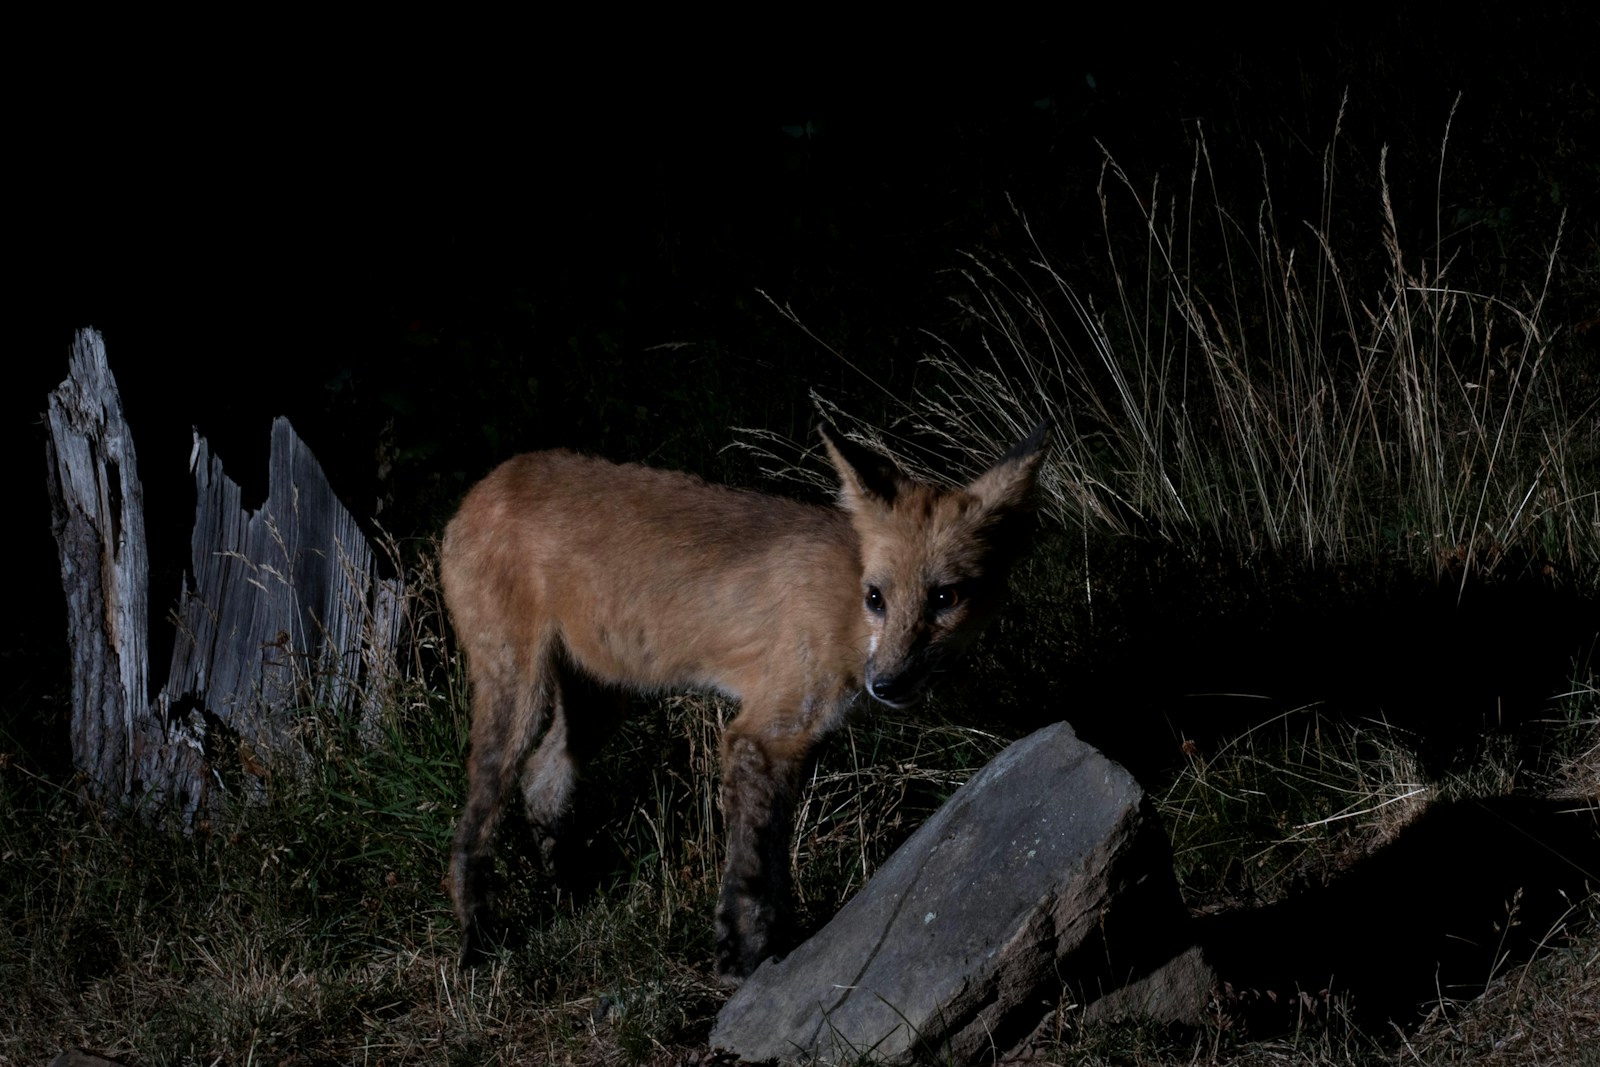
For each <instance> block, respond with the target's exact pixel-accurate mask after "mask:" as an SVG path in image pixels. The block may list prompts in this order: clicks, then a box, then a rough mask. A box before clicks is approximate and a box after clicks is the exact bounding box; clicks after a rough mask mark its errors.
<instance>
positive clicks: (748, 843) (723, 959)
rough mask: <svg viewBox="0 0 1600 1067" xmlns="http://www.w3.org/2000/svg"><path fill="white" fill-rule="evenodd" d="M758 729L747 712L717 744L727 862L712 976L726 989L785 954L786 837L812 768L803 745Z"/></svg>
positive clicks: (788, 918)
mask: <svg viewBox="0 0 1600 1067" xmlns="http://www.w3.org/2000/svg"><path fill="white" fill-rule="evenodd" d="M747 720H748V721H747ZM762 725H763V724H762V723H761V722H760V721H759V720H758V719H755V718H754V717H751V716H750V714H749V711H748V710H747V711H745V712H744V713H743V714H741V715H740V716H739V717H738V718H736V719H734V721H733V723H732V724H731V725H730V726H729V727H728V729H727V732H726V733H724V734H723V737H722V814H723V819H724V821H725V823H726V824H727V838H728V858H727V863H726V866H725V867H724V868H723V875H722V893H721V896H720V897H719V899H718V901H717V973H718V974H719V975H720V976H721V977H722V978H723V980H725V981H728V982H730V983H737V982H738V981H739V980H740V979H743V978H745V977H747V976H749V974H750V972H751V971H753V970H755V969H756V967H757V966H758V965H759V964H760V963H761V962H762V961H763V960H765V959H766V958H767V957H768V956H770V955H773V954H774V953H775V952H779V951H782V950H783V949H784V948H785V947H786V945H785V940H786V938H787V937H788V935H789V929H790V923H791V904H790V892H791V883H792V878H791V875H790V870H789V837H790V834H791V832H792V830H793V827H794V812H795V801H796V799H797V798H798V796H799V794H800V789H801V785H802V783H804V781H805V777H806V774H807V772H808V771H809V769H810V767H811V743H810V739H809V738H806V737H805V736H804V735H803V734H801V735H799V736H795V735H794V734H792V733H788V734H787V736H784V735H780V736H777V737H772V736H765V735H764V734H763V731H762V729H761V727H762ZM785 733H787V732H785Z"/></svg>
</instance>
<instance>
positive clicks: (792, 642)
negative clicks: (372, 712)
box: [442, 451, 865, 695]
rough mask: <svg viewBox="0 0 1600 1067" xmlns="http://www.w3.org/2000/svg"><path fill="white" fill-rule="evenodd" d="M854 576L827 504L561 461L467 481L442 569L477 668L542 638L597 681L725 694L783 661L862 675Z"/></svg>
mask: <svg viewBox="0 0 1600 1067" xmlns="http://www.w3.org/2000/svg"><path fill="white" fill-rule="evenodd" d="M860 566H861V565H860V560H859V550H858V548H857V538H856V534H855V533H854V531H853V530H852V528H851V526H850V523H849V520H848V518H847V517H846V515H845V514H844V513H843V512H842V511H840V510H839V509H837V508H833V507H822V506H816V505H811V504H804V503H801V502H799V501H794V500H789V499H786V498H783V497H776V496H770V495H766V494H761V493H755V492H749V491H745V490H736V489H730V488H727V487H724V486H718V485H711V484H709V483H707V482H704V481H702V480H700V479H698V478H695V477H693V476H691V475H687V474H681V473H677V472H671V471H660V470H654V469H651V468H647V467H642V466H636V465H618V464H614V463H609V462H607V461H605V460H600V459H595V458H592V457H588V456H582V455H577V454H575V453H571V452H565V451H554V452H539V453H530V454H528V455H523V456H518V457H516V458H514V459H511V460H508V461H507V462H506V463H504V464H502V465H501V466H500V467H499V468H497V469H496V470H495V471H493V472H492V473H491V474H490V475H489V476H488V477H487V478H485V479H484V480H483V481H482V482H480V483H479V484H478V485H477V486H476V487H475V488H474V489H473V490H472V491H471V492H470V493H469V494H468V495H467V497H466V499H465V500H464V501H463V502H462V505H461V509H460V511H459V512H458V513H457V515H456V517H455V518H454V519H453V520H452V521H451V523H450V525H449V527H448V528H447V529H446V531H445V542H444V552H443V560H442V572H443V578H444V586H445V596H446V600H447V602H448V604H449V607H450V611H451V615H452V617H453V618H454V620H455V625H456V630H457V634H458V636H459V637H460V638H461V640H462V642H463V644H464V645H465V646H466V648H467V650H468V653H469V655H471V656H473V657H474V658H475V659H477V660H479V661H484V660H491V659H501V660H503V661H505V662H506V665H507V666H508V667H509V666H510V661H509V660H506V657H511V658H513V659H516V658H520V657H521V656H523V655H527V656H532V655H535V654H537V652H538V650H541V649H544V648H546V647H547V645H548V643H549V642H550V641H551V640H552V639H554V640H557V641H559V642H560V643H561V645H562V646H563V647H564V650H565V652H566V654H567V655H568V656H569V657H571V659H573V660H574V661H576V664H577V665H578V666H581V667H582V668H584V669H585V670H587V671H589V672H590V673H592V674H594V675H595V676H597V677H599V678H601V679H602V680H605V681H609V682H614V683H617V684H623V685H630V686H634V687H641V688H651V687H673V686H682V685H706V686H714V687H717V688H721V689H724V690H726V691H728V692H730V693H733V694H734V695H741V693H740V691H741V690H742V689H744V688H746V687H747V686H749V685H750V684H753V682H754V680H755V679H756V678H757V677H758V676H759V675H761V674H762V673H763V672H764V671H770V670H771V669H773V664H775V663H778V662H783V661H785V660H787V661H788V662H791V663H794V662H800V661H804V660H807V659H809V660H811V661H813V666H814V667H817V668H820V669H823V670H825V671H830V672H833V673H835V674H837V673H838V672H839V671H841V670H847V669H850V668H849V667H848V664H849V663H850V662H851V661H853V662H854V664H855V666H854V668H853V672H859V669H860V664H861V663H862V662H863V661H864V659H865V650H864V649H863V648H858V647H855V646H858V645H859V644H861V642H862V641H863V640H864V637H861V636H859V635H858V631H859V629H860V623H859V617H860V609H859V606H858V600H859V589H858V586H859V581H860ZM818 661H821V662H818Z"/></svg>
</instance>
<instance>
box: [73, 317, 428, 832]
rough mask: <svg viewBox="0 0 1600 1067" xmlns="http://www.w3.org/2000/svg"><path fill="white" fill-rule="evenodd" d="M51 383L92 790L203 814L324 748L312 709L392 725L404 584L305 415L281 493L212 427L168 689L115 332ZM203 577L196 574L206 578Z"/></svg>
mask: <svg viewBox="0 0 1600 1067" xmlns="http://www.w3.org/2000/svg"><path fill="white" fill-rule="evenodd" d="M70 366H71V372H70V374H69V376H68V378H67V380H66V381H65V382H63V383H62V384H61V386H60V387H59V388H58V389H57V390H56V391H55V393H53V394H52V395H51V397H50V427H51V437H50V446H49V457H50V487H51V507H52V514H53V523H54V527H55V533H56V542H57V546H58V548H59V551H60V556H61V573H62V582H63V585H64V586H65V588H66V593H67V602H68V614H69V624H68V626H69V640H70V642H71V645H72V660H73V683H72V686H73V690H72V691H73V713H72V748H73V760H74V763H75V765H76V766H77V767H78V769H79V770H80V771H81V772H82V773H83V775H84V778H85V782H84V789H85V792H86V793H87V794H88V795H89V796H91V797H93V798H95V799H97V800H100V801H103V802H106V803H110V804H118V805H137V806H139V807H141V808H143V809H145V810H147V811H148V812H149V813H150V814H151V815H152V816H153V817H154V818H157V819H165V818H169V817H176V818H177V819H178V820H179V821H181V823H182V824H183V825H185V826H192V825H193V824H194V823H195V821H196V820H197V819H198V818H199V817H201V816H202V814H203V813H204V812H205V811H206V810H207V809H208V807H209V806H210V805H211V804H212V802H213V801H214V800H216V799H217V798H219V797H221V796H226V795H234V796H242V797H245V798H247V799H259V798H260V797H262V796H264V795H265V786H266V780H267V779H268V778H269V777H270V776H272V775H289V776H295V775H298V774H299V773H300V772H301V771H302V770H303V769H304V768H305V767H306V765H307V762H308V760H309V758H310V756H311V754H312V745H311V743H312V742H313V741H314V738H313V737H311V736H309V735H310V733H311V732H312V731H311V727H313V726H314V725H316V723H317V722H318V720H317V718H316V716H315V715H314V714H312V713H311V709H323V710H327V711H331V712H333V713H335V714H339V715H358V716H360V720H359V723H358V730H359V733H360V735H361V736H362V737H363V738H365V739H367V740H372V739H374V738H375V737H376V736H377V732H378V729H377V728H378V723H379V716H380V714H381V711H382V706H383V702H384V700H385V698H386V696H387V693H388V690H389V686H390V684H391V683H392V682H393V679H394V674H395V670H396V664H395V654H394V650H395V645H396V643H397V642H398V639H399V630H400V621H401V612H402V610H403V603H404V596H403V588H404V586H403V582H402V581H401V580H400V579H386V578H382V577H380V576H379V575H378V568H377V563H376V560H375V559H374V556H373V553H372V550H371V548H370V546H369V545H368V544H367V541H366V538H365V536H364V535H363V534H362V533H361V530H360V528H359V527H358V526H357V524H356V522H355V519H354V518H352V517H351V515H350V513H349V512H348V511H347V510H346V509H345V508H344V506H343V505H342V504H341V503H340V502H339V500H338V498H337V497H336V496H335V495H334V493H333V489H332V487H331V486H330V485H329V484H328V480H327V477H326V476H325V475H324V474H323V472H322V468H321V467H320V466H319V465H318V464H317V461H316V459H315V457H313V456H312V455H311V452H310V450H309V449H307V448H306V447H305V445H304V443H303V442H301V440H300V439H299V438H298V437H297V436H295V433H294V430H293V429H292V428H291V427H290V425H289V423H288V420H286V419H282V418H280V419H277V420H275V421H274V423H273V426H272V452H271V458H270V460H269V463H270V472H269V489H268V494H267V500H266V502H265V503H264V504H263V505H262V506H261V507H260V508H258V509H256V510H255V511H246V510H245V509H244V508H243V507H242V506H241V502H240V491H239V486H238V485H237V484H236V483H235V482H234V481H233V480H232V479H230V478H228V477H227V475H226V474H225V473H224V472H223V469H222V463H221V461H220V460H219V459H217V458H215V457H213V456H212V455H211V454H210V449H209V448H208V446H207V444H206V442H205V440H204V439H203V438H201V437H200V436H199V435H198V434H197V435H196V436H195V446H194V451H193V453H192V454H191V457H190V467H191V471H192V473H193V474H194V477H195V487H196V508H195V526H194V532H193V535H192V536H191V539H190V549H191V557H190V560H191V561H190V571H189V573H188V574H186V575H185V577H184V588H183V594H182V599H181V601H180V603H179V605H178V613H177V614H178V632H177V635H176V639H175V641H174V643H173V653H172V663H171V666H170V668H169V670H168V673H167V680H166V684H165V685H164V686H163V687H162V689H161V691H160V692H159V693H157V694H155V696H154V697H152V696H151V695H150V686H149V677H150V671H149V666H148V662H147V661H148V647H149V645H148V630H147V628H146V627H147V615H148V608H147V597H148V594H147V591H146V590H147V584H148V570H149V563H148V556H147V550H146V544H145V533H144V513H143V492H142V490H141V489H140V485H139V478H138V471H137V464H136V462H135V460H134V451H133V442H132V439H131V437H130V436H129V434H128V429H127V424H126V423H125V422H124V421H123V418H122V413H121V402H120V399H119V397H118V394H117V388H116V382H115V380H114V379H113V378H112V376H111V372H110V370H109V368H108V366H107V363H106V354H105V345H104V343H103V341H102V340H101V339H100V337H99V335H98V334H96V333H95V332H94V331H92V330H85V331H83V332H81V333H80V334H79V335H78V337H77V338H76V340H75V341H74V344H73V346H72V355H71V360H70ZM191 576H192V578H193V582H194V587H193V588H190V584H189V583H190V578H191Z"/></svg>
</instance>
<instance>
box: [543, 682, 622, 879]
mask: <svg viewBox="0 0 1600 1067" xmlns="http://www.w3.org/2000/svg"><path fill="white" fill-rule="evenodd" d="M549 673H550V677H551V679H552V686H551V691H552V695H553V704H554V710H553V715H552V718H551V722H550V729H549V730H548V731H547V732H546V733H545V735H544V739H543V740H542V741H540V742H539V747H538V748H536V749H534V750H533V752H532V753H531V754H530V755H529V756H528V760H527V763H526V764H525V765H524V766H523V768H522V800H523V805H524V807H525V809H526V811H527V813H528V822H529V823H531V824H532V826H533V830H534V833H535V834H536V835H537V837H538V841H539V854H540V858H541V859H542V860H543V861H544V866H545V869H546V870H547V871H549V872H550V873H551V874H553V875H556V876H557V878H558V879H560V880H561V881H563V882H565V883H567V884H569V885H573V884H577V883H580V882H582V881H583V878H582V874H581V872H579V871H578V870H577V868H578V867H579V866H580V865H581V863H580V861H581V860H582V858H583V857H579V856H575V855H573V853H574V852H576V851H577V847H576V846H577V844H578V842H577V840H576V833H575V830H576V827H575V825H574V824H575V823H576V822H577V821H578V820H576V819H575V817H574V809H575V806H574V796H575V794H576V792H577V788H578V780H579V778H580V777H581V776H582V773H583V766H584V764H586V763H588V762H589V760H590V759H592V758H593V757H594V755H595V753H597V752H598V751H599V750H600V747H601V746H602V745H603V744H605V742H606V739H607V738H608V737H610V736H611V734H612V732H613V731H614V730H615V729H616V725H617V723H618V721H619V720H620V718H621V716H622V711H623V709H624V708H625V707H626V704H627V696H626V694H624V693H622V692H620V691H618V690H615V689H610V688H607V687H605V686H601V685H599V684H597V683H595V682H593V681H591V680H590V679H589V678H588V677H587V676H585V675H584V674H582V673H581V672H579V671H577V670H576V669H574V668H573V667H572V666H571V665H570V664H567V663H565V662H563V657H561V656H560V655H556V656H553V657H552V658H551V663H550V672H549Z"/></svg>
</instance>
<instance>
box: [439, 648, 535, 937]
mask: <svg viewBox="0 0 1600 1067" xmlns="http://www.w3.org/2000/svg"><path fill="white" fill-rule="evenodd" d="M516 659H517V657H516V656H515V652H514V650H512V649H509V648H505V647H501V648H497V649H488V650H482V651H469V652H468V661H467V665H468V673H469V675H470V677H471V681H472V741H471V746H472V747H471V751H470V752H469V754H468V756H467V802H466V805H465V807H464V808H463V809H462V812H461V818H460V820H459V821H458V822H457V823H456V834H455V843H454V845H453V847H452V849H451V853H450V889H451V893H452V895H453V896H454V897H455V905H456V918H457V919H458V920H459V921H460V923H461V965H462V966H463V967H472V966H476V965H477V964H479V963H481V962H482V961H483V960H484V958H485V957H486V956H488V954H489V951H490V949H491V946H492V941H493V938H492V936H491V934H490V929H489V927H490V924H491V923H492V922H493V910H492V908H491V906H490V893H489V890H490V875H491V874H492V872H493V869H494V835H495V829H496V828H497V827H498V826H499V824H500V815H501V812H502V809H503V806H504V803H505V799H506V796H507V794H508V793H510V792H511V791H512V790H513V788H514V787H515V783H516V778H517V771H518V768H519V767H521V765H522V762H523V757H524V756H525V755H526V753H527V751H528V749H529V748H530V747H531V745H532V743H533V739H534V738H535V737H536V736H538V733H539V731H540V730H541V729H543V728H544V724H545V722H546V721H547V719H548V718H549V714H550V709H551V707H552V705H553V703H554V692H555V690H554V686H555V679H554V677H553V675H552V673H551V669H550V667H551V664H550V656H549V654H548V653H547V652H543V651H541V652H537V653H534V655H533V657H532V659H531V661H530V662H529V663H527V664H518V663H517V662H516ZM519 668H520V669H519Z"/></svg>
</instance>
